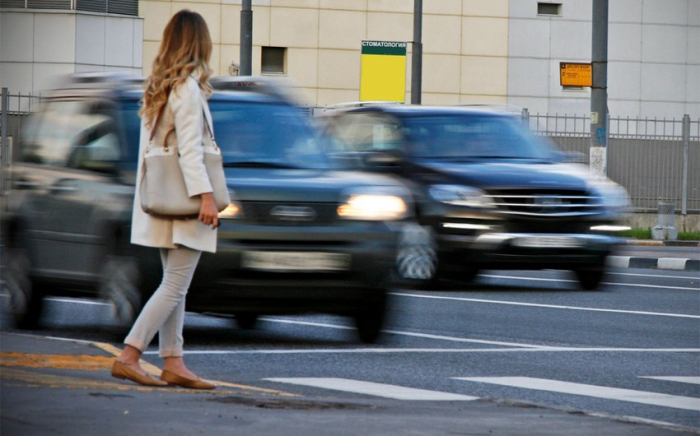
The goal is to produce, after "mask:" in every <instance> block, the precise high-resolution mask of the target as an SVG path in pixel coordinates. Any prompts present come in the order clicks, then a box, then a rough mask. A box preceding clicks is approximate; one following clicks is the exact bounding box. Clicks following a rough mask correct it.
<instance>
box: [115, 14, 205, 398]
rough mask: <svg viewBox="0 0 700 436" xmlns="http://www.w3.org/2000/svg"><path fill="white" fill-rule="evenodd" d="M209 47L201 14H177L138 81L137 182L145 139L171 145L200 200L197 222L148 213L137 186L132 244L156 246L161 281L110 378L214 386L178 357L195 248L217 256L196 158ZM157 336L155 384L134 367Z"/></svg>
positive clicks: (197, 254)
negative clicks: (146, 73) (158, 372)
mask: <svg viewBox="0 0 700 436" xmlns="http://www.w3.org/2000/svg"><path fill="white" fill-rule="evenodd" d="M211 51H212V42H211V37H210V35H209V30H208V28H207V25H206V23H205V21H204V19H203V18H202V16H201V15H199V14H197V13H195V12H191V11H187V10H183V11H180V12H178V13H176V14H175V15H174V16H173V17H172V18H171V19H170V21H169V22H168V24H167V26H166V27H165V31H164V33H163V41H162V43H161V45H160V49H159V50H158V55H157V56H156V58H155V61H154V62H153V72H152V73H151V75H150V77H148V79H147V80H146V83H145V92H144V100H143V103H144V104H143V107H142V109H141V112H140V115H141V117H142V122H141V138H140V147H139V156H140V158H139V168H138V172H137V180H141V177H142V171H143V168H142V166H143V164H142V161H143V157H144V153H145V150H146V148H147V146H148V144H149V142H151V141H152V142H153V143H154V144H165V145H167V146H173V147H177V148H178V151H179V153H180V158H179V162H180V167H181V169H182V173H183V175H184V178H185V184H186V186H187V193H188V195H189V196H190V197H194V196H199V197H200V198H201V207H200V210H199V217H198V219H190V220H182V219H169V218H164V217H162V216H153V215H149V214H147V213H145V212H144V211H143V210H142V208H141V202H140V194H139V190H138V189H136V195H135V199H134V211H133V217H132V230H131V242H132V243H133V244H138V245H144V246H148V247H156V248H159V249H160V257H161V261H162V264H163V279H162V282H161V284H160V286H159V287H158V289H157V290H156V291H155V293H154V294H153V296H152V297H151V298H150V299H149V300H148V302H147V303H146V305H145V306H144V308H143V310H142V312H141V314H140V315H139V317H138V319H137V320H136V322H135V323H134V325H133V327H132V329H131V331H130V332H129V334H128V335H127V337H126V339H125V340H124V344H125V347H124V350H123V351H122V353H121V354H120V355H119V357H117V360H116V361H115V362H114V365H113V366H112V375H113V376H114V377H117V378H120V379H128V380H131V381H134V382H136V383H139V384H142V385H148V386H166V385H177V386H182V387H187V388H193V389H214V388H215V387H216V386H215V385H214V384H212V383H209V382H206V381H204V380H201V379H200V378H199V377H197V376H196V375H194V374H193V373H192V372H190V371H189V369H187V367H186V366H185V363H184V360H183V337H182V330H183V323H184V318H185V296H186V294H187V290H188V288H189V286H190V282H191V280H192V276H193V275H194V272H195V268H196V267H197V263H198V262H199V258H200V255H201V252H202V251H207V252H215V251H216V233H217V231H216V228H217V227H218V225H219V221H218V209H217V207H216V204H215V202H214V198H213V194H212V191H213V189H212V186H211V183H210V180H209V177H208V175H207V172H206V169H205V166H204V161H203V147H202V140H203V138H204V135H206V134H207V133H206V132H207V129H211V124H210V123H211V121H210V120H211V114H210V112H209V107H208V104H207V97H208V95H209V94H210V93H211V88H210V86H209V84H208V79H209V77H210V76H211V74H212V71H211V68H210V67H209V59H210V57H211ZM156 332H159V346H160V356H161V357H162V358H163V359H164V364H163V372H162V374H161V377H160V380H158V379H156V378H154V377H152V376H150V375H149V374H148V373H147V372H146V371H145V370H144V369H143V368H141V366H140V365H139V359H140V357H141V353H142V352H143V351H144V350H145V349H146V348H147V347H148V345H149V343H150V342H151V341H152V340H153V338H154V336H155V334H156Z"/></svg>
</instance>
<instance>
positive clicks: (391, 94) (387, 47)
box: [360, 41, 408, 103]
mask: <svg viewBox="0 0 700 436" xmlns="http://www.w3.org/2000/svg"><path fill="white" fill-rule="evenodd" d="M407 45H408V44H407V43H406V42H395V41H362V68H361V73H360V74H361V77H360V101H371V100H384V101H396V102H400V103H403V102H404V100H405V99H406V46H407Z"/></svg>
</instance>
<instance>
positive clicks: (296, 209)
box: [242, 201, 338, 226]
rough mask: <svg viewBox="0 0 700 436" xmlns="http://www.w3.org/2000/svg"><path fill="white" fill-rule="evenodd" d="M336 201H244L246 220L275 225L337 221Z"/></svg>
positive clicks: (303, 224) (316, 224)
mask: <svg viewBox="0 0 700 436" xmlns="http://www.w3.org/2000/svg"><path fill="white" fill-rule="evenodd" d="M337 208H338V205H337V204H335V203H300V202H291V203H276V202H253V201H244V202H242V209H243V216H244V218H243V219H244V221H245V222H246V223H249V224H258V225H274V226H318V225H328V224H331V223H333V222H335V220H336V217H337Z"/></svg>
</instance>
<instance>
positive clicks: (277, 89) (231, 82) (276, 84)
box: [209, 76, 304, 105]
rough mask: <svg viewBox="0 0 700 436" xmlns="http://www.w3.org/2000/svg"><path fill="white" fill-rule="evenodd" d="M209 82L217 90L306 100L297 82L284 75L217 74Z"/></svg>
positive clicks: (290, 99) (296, 102) (294, 101)
mask: <svg viewBox="0 0 700 436" xmlns="http://www.w3.org/2000/svg"><path fill="white" fill-rule="evenodd" d="M209 83H211V86H212V88H214V90H216V91H231V92H246V91H247V92H260V93H263V94H267V95H270V96H273V97H277V98H281V99H283V100H287V101H290V102H291V103H294V104H299V105H301V104H303V103H302V101H304V98H302V95H301V93H300V92H299V90H298V87H297V86H296V85H295V83H294V82H293V81H292V80H290V79H287V78H283V77H266V76H215V77H211V78H210V79H209Z"/></svg>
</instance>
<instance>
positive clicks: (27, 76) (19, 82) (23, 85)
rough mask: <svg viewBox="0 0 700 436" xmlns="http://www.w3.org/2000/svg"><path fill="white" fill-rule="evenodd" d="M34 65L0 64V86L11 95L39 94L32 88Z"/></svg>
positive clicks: (18, 63) (24, 63)
mask: <svg viewBox="0 0 700 436" xmlns="http://www.w3.org/2000/svg"><path fill="white" fill-rule="evenodd" d="M33 80H34V64H32V63H30V62H0V86H2V87H3V88H8V90H9V92H11V93H13V94H17V93H18V92H21V93H23V94H24V93H27V92H31V93H35V94H36V93H39V92H41V91H43V89H35V88H34V82H33Z"/></svg>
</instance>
